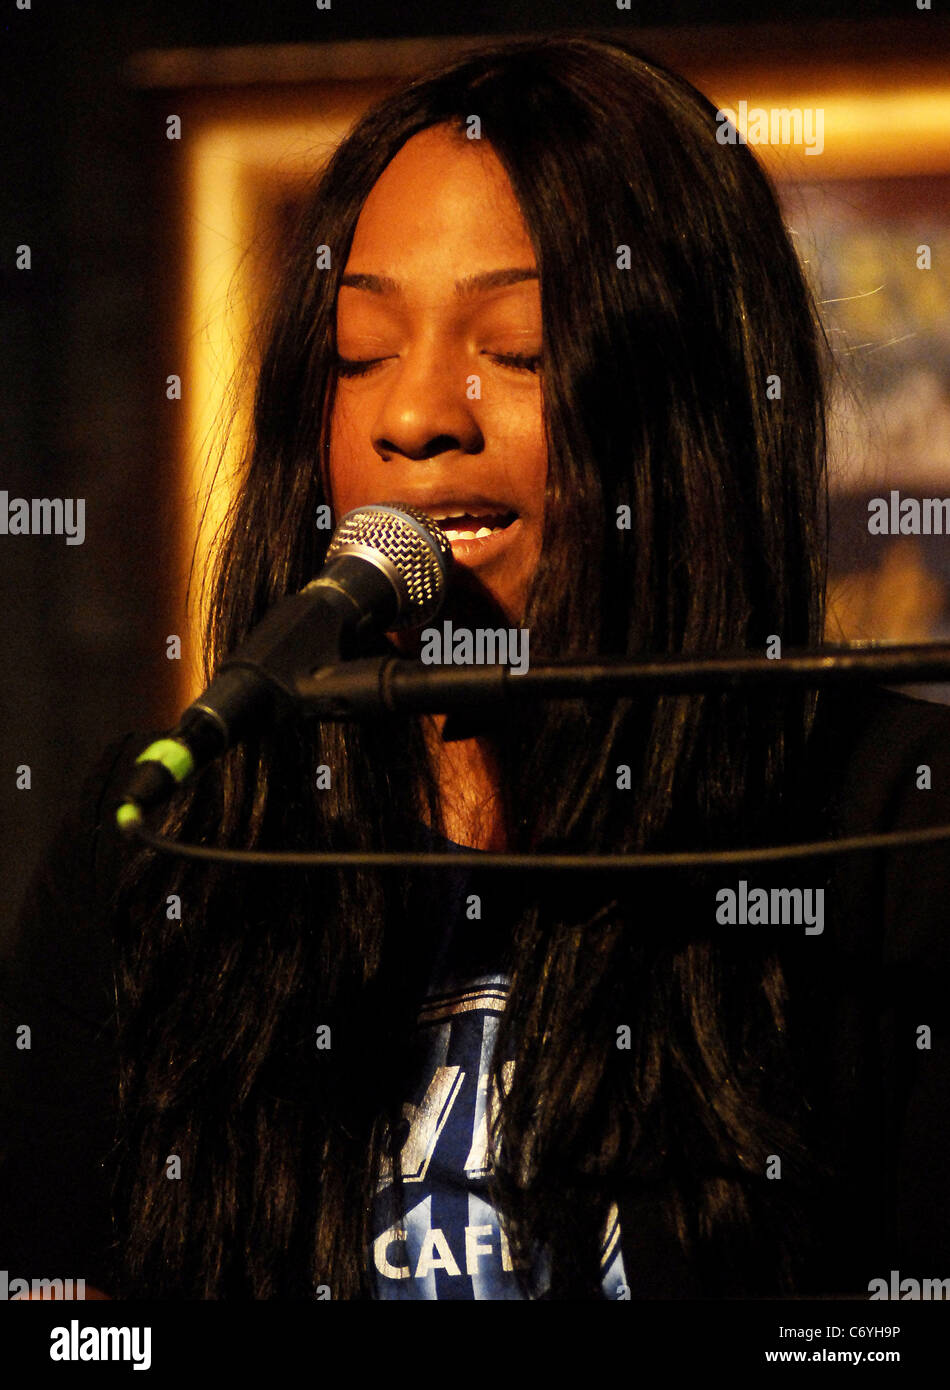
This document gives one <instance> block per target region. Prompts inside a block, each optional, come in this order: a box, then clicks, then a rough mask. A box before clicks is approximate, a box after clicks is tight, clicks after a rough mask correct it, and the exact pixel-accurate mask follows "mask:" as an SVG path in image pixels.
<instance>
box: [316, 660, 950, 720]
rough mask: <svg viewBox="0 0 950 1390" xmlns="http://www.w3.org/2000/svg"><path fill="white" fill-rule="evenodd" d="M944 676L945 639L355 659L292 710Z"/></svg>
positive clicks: (409, 707) (948, 672) (326, 715)
mask: <svg viewBox="0 0 950 1390" xmlns="http://www.w3.org/2000/svg"><path fill="white" fill-rule="evenodd" d="M938 680H950V642H942V643H941V642H931V643H923V644H917V645H898V644H893V645H887V646H883V647H881V646H868V647H863V646H860V647H859V646H856V645H849V646H842V647H820V648H816V649H803V650H798V651H790V652H789V653H788V654H787V655H783V656H781V657H777V658H769V657H759V656H749V655H748V654H745V653H744V654H742V655H739V656H714V657H699V658H693V657H683V656H669V657H666V656H652V657H649V658H647V659H645V660H631V659H630V658H629V657H623V656H621V657H601V658H598V659H597V660H596V661H589V660H584V659H582V660H571V661H556V662H548V663H545V664H544V665H542V666H535V667H531V668H529V670H527V671H525V672H523V673H522V674H521V675H517V674H515V673H513V672H512V671H511V670H510V669H509V668H508V667H507V666H496V665H492V666H465V667H462V668H459V667H449V666H426V665H423V663H422V662H420V661H414V660H411V659H409V658H407V657H398V656H382V657H358V658H356V659H354V660H352V661H346V662H341V663H340V664H338V665H334V666H325V667H322V668H320V669H318V670H315V671H312V672H310V673H308V674H305V675H301V676H299V677H298V678H297V679H296V680H295V682H294V699H295V702H296V706H297V709H298V712H299V713H300V714H301V715H303V716H304V717H307V718H320V719H330V720H344V719H365V718H368V717H370V716H372V715H374V714H381V713H384V712H390V713H391V712H395V711H399V710H405V711H414V712H420V713H421V712H428V713H448V712H451V711H454V710H461V711H465V710H469V711H470V710H473V709H476V708H479V709H484V708H485V707H486V706H498V705H502V704H504V703H506V702H507V701H509V700H539V699H541V700H573V699H581V698H584V697H587V698H590V697H591V696H612V697H615V698H619V697H621V696H624V695H657V694H668V695H670V694H673V695H675V694H683V693H687V692H690V691H697V690H736V689H740V688H747V687H750V686H757V687H768V686H792V685H805V686H811V687H823V686H840V685H848V684H851V685H858V684H862V683H876V684H880V685H894V684H900V683H903V684H909V683H914V684H919V683H925V682H931V681H938Z"/></svg>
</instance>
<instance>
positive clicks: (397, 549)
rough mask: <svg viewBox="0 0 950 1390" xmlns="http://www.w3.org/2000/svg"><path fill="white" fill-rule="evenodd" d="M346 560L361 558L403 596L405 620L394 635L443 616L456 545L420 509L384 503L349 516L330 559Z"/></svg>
mask: <svg viewBox="0 0 950 1390" xmlns="http://www.w3.org/2000/svg"><path fill="white" fill-rule="evenodd" d="M340 555H361V556H363V558H364V559H367V560H370V561H371V562H372V563H373V564H376V565H378V566H379V568H380V569H382V570H383V571H384V572H385V573H386V574H387V575H388V577H389V580H390V582H391V583H392V585H393V587H394V589H395V590H396V592H397V594H398V595H399V617H398V618H397V620H396V621H395V622H394V623H393V625H392V628H391V629H390V630H391V631H395V630H396V629H398V628H403V627H416V626H417V625H418V624H419V623H424V622H425V621H426V620H427V619H428V618H432V617H434V616H435V614H436V613H437V612H438V611H439V608H440V607H441V604H442V600H443V598H444V596H445V586H446V584H447V582H448V576H449V570H450V569H451V566H452V546H451V543H450V542H449V540H448V538H447V537H446V535H445V534H444V532H443V531H441V530H440V529H439V527H438V526H436V524H435V522H434V521H433V520H432V518H431V517H429V516H426V514H425V512H423V511H420V510H419V508H418V507H407V506H404V505H403V504H402V503H401V502H379V503H374V504H373V505H372V506H368V507H357V508H356V509H355V510H354V511H352V512H347V513H346V515H345V516H343V517H341V518H340V524H339V526H338V527H337V528H336V530H335V531H334V533H333V539H332V540H331V542H330V545H329V548H328V550H327V554H326V559H327V561H328V562H329V561H330V560H334V559H336V558H337V557H338V556H340Z"/></svg>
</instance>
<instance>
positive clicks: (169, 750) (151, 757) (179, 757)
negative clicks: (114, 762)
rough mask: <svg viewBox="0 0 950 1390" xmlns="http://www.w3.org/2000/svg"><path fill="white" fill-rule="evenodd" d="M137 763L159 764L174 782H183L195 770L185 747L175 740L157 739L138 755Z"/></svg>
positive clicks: (192, 759) (193, 761) (192, 760)
mask: <svg viewBox="0 0 950 1390" xmlns="http://www.w3.org/2000/svg"><path fill="white" fill-rule="evenodd" d="M135 761H136V762H137V763H161V765H162V767H164V768H165V769H166V770H167V771H168V772H170V773H171V775H172V776H173V777H174V779H175V781H176V782H184V780H185V778H186V777H190V776H191V774H192V773H193V772H194V770H195V760H194V758H193V757H192V756H191V752H190V750H189V749H188V748H187V746H186V745H185V744H184V743H182V742H180V740H179V739H177V738H159V739H156V740H155V742H154V743H150V744H149V746H148V747H147V748H146V749H145V750H144V752H142V753H140V754H139V755H138V757H137V758H136V760H135Z"/></svg>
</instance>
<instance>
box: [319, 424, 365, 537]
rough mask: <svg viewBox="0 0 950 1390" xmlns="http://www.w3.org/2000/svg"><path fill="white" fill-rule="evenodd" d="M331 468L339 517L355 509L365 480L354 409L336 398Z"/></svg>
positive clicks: (335, 509)
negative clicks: (348, 407) (350, 408)
mask: <svg viewBox="0 0 950 1390" xmlns="http://www.w3.org/2000/svg"><path fill="white" fill-rule="evenodd" d="M329 438H330V448H329V454H328V471H329V482H330V501H331V505H332V507H333V513H334V517H335V518H336V520H339V519H340V517H341V516H342V515H343V514H344V512H348V511H352V509H353V508H354V507H356V506H359V504H360V502H361V501H362V500H365V499H364V498H363V497H362V496H361V493H362V490H363V489H364V487H365V482H366V480H365V479H363V477H362V476H361V472H362V470H361V466H360V462H359V460H360V458H361V451H360V450H359V449H358V448H357V439H358V434H357V428H356V421H355V420H354V418H353V412H352V411H351V410H348V409H347V408H346V406H345V404H344V403H343V402H342V401H341V400H340V399H339V397H338V398H337V401H336V403H335V404H334V407H333V411H332V413H331V415H330V431H329Z"/></svg>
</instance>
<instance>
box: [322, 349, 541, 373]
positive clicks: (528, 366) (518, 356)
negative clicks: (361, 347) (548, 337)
mask: <svg viewBox="0 0 950 1390" xmlns="http://www.w3.org/2000/svg"><path fill="white" fill-rule="evenodd" d="M485 356H486V357H490V358H491V359H492V361H493V362H500V363H501V365H502V366H503V367H511V368H512V370H513V371H517V372H536V371H537V370H538V368H539V366H540V365H541V358H540V356H538V357H531V356H529V355H526V354H523V353H504V352H486V353H485ZM385 361H386V358H385V357H367V358H348V357H337V359H336V365H337V370H338V371H339V373H340V376H365V375H366V374H367V372H370V371H372V369H373V368H374V367H376V366H378V365H379V363H380V362H385Z"/></svg>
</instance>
